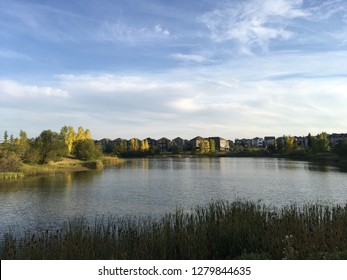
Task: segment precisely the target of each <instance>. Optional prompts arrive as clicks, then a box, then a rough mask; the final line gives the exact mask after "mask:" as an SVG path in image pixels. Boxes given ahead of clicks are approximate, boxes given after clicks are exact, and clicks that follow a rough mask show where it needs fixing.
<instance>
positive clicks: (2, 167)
mask: <svg viewBox="0 0 347 280" xmlns="http://www.w3.org/2000/svg"><path fill="white" fill-rule="evenodd" d="M20 164H21V160H20V158H19V156H18V155H17V154H16V153H15V152H12V151H8V150H5V149H1V150H0V172H13V171H17V169H18V167H19V165H20Z"/></svg>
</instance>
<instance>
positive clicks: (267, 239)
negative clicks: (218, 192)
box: [0, 201, 347, 259]
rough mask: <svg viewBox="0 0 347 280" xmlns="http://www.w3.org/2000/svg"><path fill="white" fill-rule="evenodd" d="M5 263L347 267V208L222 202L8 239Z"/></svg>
mask: <svg viewBox="0 0 347 280" xmlns="http://www.w3.org/2000/svg"><path fill="white" fill-rule="evenodd" d="M0 257H1V259H347V206H345V207H342V206H324V205H317V204H307V205H304V206H302V207H299V206H297V205H291V206H287V207H283V208H281V209H270V208H268V207H267V206H265V205H261V204H257V203H252V202H247V201H236V202H226V201H216V202H212V203H210V204H209V205H208V206H204V207H202V206H198V207H196V208H194V209H192V210H191V211H184V210H182V209H176V212H175V213H174V214H167V215H165V216H164V217H163V218H161V219H159V220H156V219H154V218H151V217H147V218H138V217H124V218H115V217H109V218H103V219H98V220H96V221H95V224H94V225H93V226H90V225H88V223H87V222H86V220H84V219H76V220H74V221H70V222H68V223H65V224H64V225H63V226H62V227H61V229H59V230H53V231H45V232H41V233H35V234H29V233H28V234H26V235H25V236H24V237H16V235H15V234H13V233H12V234H11V233H6V234H5V235H4V237H3V240H2V241H1V244H0Z"/></svg>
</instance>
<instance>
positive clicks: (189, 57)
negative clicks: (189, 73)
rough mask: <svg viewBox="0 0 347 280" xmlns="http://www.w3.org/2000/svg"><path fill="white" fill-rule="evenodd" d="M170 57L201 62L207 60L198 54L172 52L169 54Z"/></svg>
mask: <svg viewBox="0 0 347 280" xmlns="http://www.w3.org/2000/svg"><path fill="white" fill-rule="evenodd" d="M170 57H171V58H173V59H176V60H179V61H183V62H197V63H201V62H204V61H206V60H207V58H206V57H205V56H203V55H200V54H183V53H173V54H171V55H170Z"/></svg>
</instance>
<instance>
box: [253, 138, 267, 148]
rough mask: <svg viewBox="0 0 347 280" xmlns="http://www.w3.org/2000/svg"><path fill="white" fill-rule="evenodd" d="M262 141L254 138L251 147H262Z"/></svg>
mask: <svg viewBox="0 0 347 280" xmlns="http://www.w3.org/2000/svg"><path fill="white" fill-rule="evenodd" d="M263 144H264V139H263V138H260V137H255V138H253V139H252V146H253V147H263Z"/></svg>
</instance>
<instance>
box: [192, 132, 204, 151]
mask: <svg viewBox="0 0 347 280" xmlns="http://www.w3.org/2000/svg"><path fill="white" fill-rule="evenodd" d="M205 140H206V139H205V138H202V137H201V136H197V137H195V138H193V139H191V140H189V143H190V147H191V148H192V150H193V151H198V150H199V149H200V143H201V142H203V141H205Z"/></svg>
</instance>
